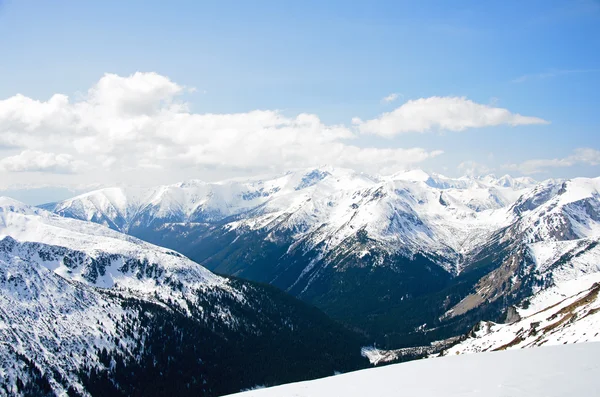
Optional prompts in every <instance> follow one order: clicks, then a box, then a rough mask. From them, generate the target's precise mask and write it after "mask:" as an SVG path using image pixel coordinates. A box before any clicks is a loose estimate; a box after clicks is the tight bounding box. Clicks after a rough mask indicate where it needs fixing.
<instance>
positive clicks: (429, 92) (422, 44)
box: [0, 0, 600, 201]
mask: <svg viewBox="0 0 600 397" xmlns="http://www.w3.org/2000/svg"><path fill="white" fill-rule="evenodd" d="M0 57H1V58H0V59H1V61H0V189H4V190H5V191H11V192H15V191H18V190H19V189H24V188H36V189H37V190H36V192H40V193H39V194H40V196H43V197H39V199H38V200H39V201H44V199H46V198H49V197H50V196H52V195H53V194H54V195H56V194H58V193H57V192H58V191H60V192H63V193H61V194H64V192H65V191H77V190H85V189H89V188H90V187H91V186H105V185H114V184H129V185H131V184H135V185H144V186H149V185H155V184H163V183H175V182H178V181H181V180H185V179H190V178H196V179H205V180H218V179H223V178H229V177H235V176H245V175H252V174H262V173H272V172H281V171H285V170H287V169H294V168H304V167H313V166H320V165H323V164H329V165H333V166H339V167H348V168H354V169H358V170H362V171H365V172H370V173H381V174H386V173H392V172H396V171H399V170H403V169H411V168H422V169H424V170H426V171H429V172H438V173H441V174H444V175H448V176H455V177H456V176H460V175H483V174H488V173H494V174H497V175H504V174H507V173H508V174H511V175H514V176H524V175H527V176H531V177H533V178H535V179H538V180H542V179H546V178H571V177H576V176H585V177H597V176H600V114H599V110H600V90H599V88H600V1H598V0H568V1H567V0H566V1H550V0H545V1H537V0H530V1H526V2H524V1H506V0H505V1H485V2H481V1H455V2H447V1H419V2H414V1H364V2H361V1H354V2H346V1H312V0H307V1H303V2H288V1H261V0H257V1H252V2H249V1H224V0H221V1H171V2H164V1H150V0H149V1H135V0H130V1H126V2H122V1H85V2H77V1H61V0H57V1H53V2H48V1H30V0H18V1H17V0H0ZM53 189H55V190H53ZM56 189H59V190H56ZM69 189H70V190H69ZM44 192H45V193H44ZM34 196H35V195H34ZM32 200H33V201H35V200H36V198H32V199H30V200H29V201H32Z"/></svg>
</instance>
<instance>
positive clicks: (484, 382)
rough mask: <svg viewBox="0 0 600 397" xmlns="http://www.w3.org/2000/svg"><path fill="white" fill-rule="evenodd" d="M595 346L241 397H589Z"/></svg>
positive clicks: (476, 358) (457, 361)
mask: <svg viewBox="0 0 600 397" xmlns="http://www.w3.org/2000/svg"><path fill="white" fill-rule="evenodd" d="M598 354H600V344H598V343H586V344H580V345H570V346H555V347H543V348H539V349H530V350H520V351H510V352H495V353H481V354H476V355H470V356H458V357H442V358H434V359H427V360H419V361H413V362H409V363H403V364H395V365H390V366H387V367H381V368H375V369H368V370H363V371H357V372H352V373H347V374H343V375H338V376H333V377H329V378H324V379H318V380H314V381H309V382H301V383H294V384H289V385H283V386H278V387H273V388H268V389H262V390H254V391H248V392H244V393H240V394H236V396H240V397H242V396H243V397H271V396H273V397H275V396H277V397H287V396H289V397H292V396H293V397H329V396H380V397H387V396H390V397H391V396H394V397H395V396H423V397H429V396H431V397H458V396H485V397H494V396H498V397H501V396H515V397H516V396H523V397H535V396H539V397H542V396H544V397H552V396H555V397H559V396H561V397H566V396H591V395H595V394H596V393H597V390H598V388H600V378H598V376H597V372H598V369H599V368H600V366H599V364H598V360H597V357H598Z"/></svg>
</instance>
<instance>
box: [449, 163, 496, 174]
mask: <svg viewBox="0 0 600 397" xmlns="http://www.w3.org/2000/svg"><path fill="white" fill-rule="evenodd" d="M457 168H458V170H459V171H460V172H462V173H463V174H464V175H468V176H481V175H488V174H489V173H491V172H492V171H493V169H491V168H489V167H488V166H487V165H485V164H481V163H478V162H475V161H471V160H469V161H463V162H462V163H460V164H459V165H458V167H457Z"/></svg>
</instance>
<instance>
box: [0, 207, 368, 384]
mask: <svg viewBox="0 0 600 397" xmlns="http://www.w3.org/2000/svg"><path fill="white" fill-rule="evenodd" d="M265 335H268V339H269V345H268V346H264V338H265ZM317 335H318V337H317ZM290 340H294V341H296V342H297V343H298V346H300V349H302V350H303V353H302V354H303V355H300V356H299V355H296V353H294V349H290V348H288V346H289V341H290ZM333 340H336V341H337V340H343V341H345V342H343V343H341V344H339V345H336V344H335V343H333ZM0 341H1V342H0V396H4V395H30V394H34V395H35V394H40V393H43V392H52V393H55V394H62V393H65V392H66V391H67V390H70V391H71V392H73V393H75V395H88V392H91V390H96V392H100V393H102V394H114V392H115V391H116V390H113V389H115V388H116V389H119V390H120V391H121V392H122V393H123V394H124V395H128V394H141V395H143V394H144V392H143V391H144V390H145V388H148V390H153V387H165V385H167V384H177V385H178V386H177V387H176V388H177V390H179V392H175V391H174V393H175V394H178V393H181V392H185V393H192V394H198V393H200V394H206V395H215V394H217V393H219V392H220V393H223V392H225V391H227V392H231V391H234V390H239V388H241V387H242V386H251V385H252V384H256V383H258V382H266V381H268V382H270V383H271V384H273V383H275V384H276V383H281V382H282V381H286V380H287V381H290V380H292V379H296V380H297V379H305V378H306V376H307V375H306V371H305V370H300V369H299V368H303V369H304V368H305V367H307V366H308V367H310V366H311V365H312V366H316V367H317V368H316V372H311V373H314V374H316V373H321V374H322V375H324V374H327V373H331V372H332V371H333V370H336V369H339V368H340V367H346V368H357V367H361V365H362V359H361V358H360V354H359V350H360V344H359V343H360V342H359V338H358V337H356V336H355V335H354V334H352V333H350V332H348V331H346V330H345V329H343V328H342V327H341V326H339V325H337V324H335V323H333V322H332V321H331V320H329V319H327V318H326V317H325V316H324V315H323V314H322V313H320V312H318V311H316V310H314V309H312V308H309V307H305V305H304V304H302V303H300V302H297V301H295V300H294V299H292V298H290V297H287V296H285V295H284V294H283V293H281V292H279V291H276V290H274V289H269V288H265V287H262V286H256V285H253V284H251V283H247V282H244V281H241V280H230V279H226V278H223V277H219V276H216V275H214V274H212V273H211V272H210V271H208V270H207V269H205V268H203V267H202V266H200V265H198V264H197V263H195V262H192V261H191V260H189V259H187V258H185V257H184V256H182V255H181V254H178V253H176V252H174V251H171V250H169V249H165V248H161V247H157V246H154V245H152V244H149V243H145V242H143V241H141V240H138V239H136V238H133V237H131V236H127V235H124V234H121V233H118V232H116V231H113V230H110V229H108V228H105V227H103V226H100V225H97V224H94V223H89V222H83V221H79V220H74V219H68V218H63V217H60V216H58V215H55V214H52V213H50V212H47V211H45V210H42V209H38V208H33V207H29V206H26V205H24V204H22V203H19V202H17V201H14V200H12V199H9V198H4V197H2V198H0ZM284 348H286V349H288V350H286V352H287V354H288V355H289V356H287V355H280V356H279V357H278V358H277V359H275V360H273V362H275V363H280V364H276V367H275V368H271V369H269V370H267V368H268V366H263V367H256V368H254V369H251V370H246V371H245V373H246V376H245V377H239V378H236V379H234V380H231V379H229V378H230V374H229V372H230V371H234V372H236V371H240V370H241V369H242V368H244V367H247V366H248V365H249V363H250V362H251V361H252V360H254V359H255V358H256V359H260V360H265V359H266V358H267V357H271V356H272V355H273V354H274V353H275V352H281V350H282V349H284ZM254 349H256V350H254ZM315 350H316V351H320V352H322V351H325V352H327V353H326V354H325V356H323V357H321V356H316V354H315ZM307 351H311V353H310V354H308V356H306V355H304V354H305V352H307ZM237 355H241V356H237ZM236 356H237V358H235V361H232V360H233V358H234V357H236ZM149 363H153V364H149ZM156 368H160V374H161V375H162V376H160V377H159V376H154V375H153V373H154V372H153V371H156ZM184 368H185V371H184V370H182V369H184ZM293 368H295V369H293ZM283 369H285V370H283ZM123 371H129V372H130V373H131V374H135V375H132V377H131V378H127V377H125V378H123V376H122V374H123V373H124V372H123ZM313 376H315V375H313ZM236 387H238V389H236ZM92 394H94V393H92Z"/></svg>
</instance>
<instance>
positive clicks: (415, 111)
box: [354, 97, 548, 137]
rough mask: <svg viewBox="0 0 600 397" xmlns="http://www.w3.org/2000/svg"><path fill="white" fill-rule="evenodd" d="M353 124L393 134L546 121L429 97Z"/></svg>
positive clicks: (456, 99)
mask: <svg viewBox="0 0 600 397" xmlns="http://www.w3.org/2000/svg"><path fill="white" fill-rule="evenodd" d="M354 124H356V125H358V128H359V130H360V132H362V133H364V134H375V135H380V136H383V137H393V136H395V135H398V134H402V133H409V132H427V131H432V130H440V131H443V130H447V131H463V130H465V129H467V128H479V127H491V126H497V125H511V126H517V125H528V124H548V121H546V120H543V119H541V118H538V117H528V116H522V115H520V114H516V113H511V112H510V111H508V110H507V109H503V108H498V107H492V106H488V105H482V104H479V103H475V102H473V101H471V100H469V99H467V98H465V97H430V98H420V99H415V100H410V101H408V102H406V103H404V104H403V105H402V106H400V107H399V108H397V109H395V110H393V111H391V112H388V113H383V114H382V115H380V116H379V117H377V118H375V119H372V120H367V121H364V122H363V121H361V120H359V119H357V120H354Z"/></svg>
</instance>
